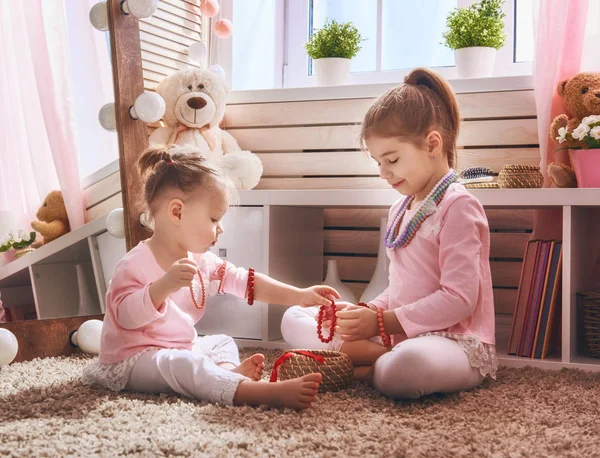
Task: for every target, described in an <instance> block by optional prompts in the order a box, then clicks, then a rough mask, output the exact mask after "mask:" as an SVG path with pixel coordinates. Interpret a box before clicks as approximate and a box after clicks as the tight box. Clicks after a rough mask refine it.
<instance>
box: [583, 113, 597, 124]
mask: <svg viewBox="0 0 600 458" xmlns="http://www.w3.org/2000/svg"><path fill="white" fill-rule="evenodd" d="M596 122H600V115H591V116H586V117H585V118H583V119H582V120H581V124H586V125H588V126H589V125H590V124H594V123H596Z"/></svg>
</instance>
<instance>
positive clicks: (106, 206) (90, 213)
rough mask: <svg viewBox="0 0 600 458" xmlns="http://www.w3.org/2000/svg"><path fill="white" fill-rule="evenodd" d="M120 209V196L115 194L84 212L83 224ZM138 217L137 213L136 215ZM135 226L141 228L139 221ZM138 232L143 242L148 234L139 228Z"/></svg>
mask: <svg viewBox="0 0 600 458" xmlns="http://www.w3.org/2000/svg"><path fill="white" fill-rule="evenodd" d="M121 207H123V197H122V194H121V193H119V194H115V195H114V196H112V197H111V198H109V199H106V200H105V201H103V202H100V203H99V204H98V205H94V206H93V207H90V208H88V209H87V210H86V212H85V222H86V223H89V222H90V221H93V220H95V219H96V218H100V217H101V216H104V215H106V214H108V213H110V212H111V211H113V210H114V209H115V208H121ZM138 215H139V213H138ZM130 219H131V218H130ZM132 224H133V223H132ZM135 225H136V226H137V227H140V228H141V226H140V222H139V219H138V220H137V222H136V223H135ZM140 231H142V234H143V235H142V236H141V238H140V240H144V239H146V238H148V234H146V233H145V232H144V230H143V228H141V229H140Z"/></svg>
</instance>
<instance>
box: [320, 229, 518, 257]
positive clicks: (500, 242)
mask: <svg viewBox="0 0 600 458" xmlns="http://www.w3.org/2000/svg"><path fill="white" fill-rule="evenodd" d="M490 236H491V248H490V257H492V258H515V259H519V258H520V259H522V258H523V252H524V250H525V246H526V245H527V241H528V240H529V236H530V235H529V234H526V233H510V232H494V233H492V234H490ZM378 249H379V231H357V230H326V231H325V243H324V248H323V250H324V251H325V252H326V253H352V254H354V253H356V254H377V251H378Z"/></svg>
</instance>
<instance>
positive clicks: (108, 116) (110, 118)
mask: <svg viewBox="0 0 600 458" xmlns="http://www.w3.org/2000/svg"><path fill="white" fill-rule="evenodd" d="M98 121H100V125H101V126H102V127H104V128H105V129H106V130H109V131H111V132H116V130H117V119H116V116H115V104H114V103H112V102H111V103H107V104H106V105H104V106H102V108H100V112H99V113H98Z"/></svg>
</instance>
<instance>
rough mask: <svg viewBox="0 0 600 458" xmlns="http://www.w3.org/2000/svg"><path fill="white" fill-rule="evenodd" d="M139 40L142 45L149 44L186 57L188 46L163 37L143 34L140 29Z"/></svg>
mask: <svg viewBox="0 0 600 458" xmlns="http://www.w3.org/2000/svg"><path fill="white" fill-rule="evenodd" d="M140 40H141V42H142V43H150V44H153V45H155V46H160V47H161V48H164V49H168V50H170V51H172V52H176V53H180V54H185V55H187V49H188V46H187V45H185V44H182V43H179V42H178V41H172V40H169V39H166V38H164V37H161V36H158V35H154V34H153V33H148V32H145V31H144V30H141V28H140Z"/></svg>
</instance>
